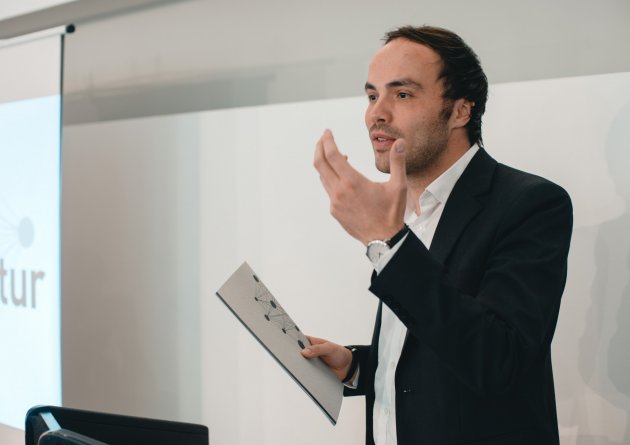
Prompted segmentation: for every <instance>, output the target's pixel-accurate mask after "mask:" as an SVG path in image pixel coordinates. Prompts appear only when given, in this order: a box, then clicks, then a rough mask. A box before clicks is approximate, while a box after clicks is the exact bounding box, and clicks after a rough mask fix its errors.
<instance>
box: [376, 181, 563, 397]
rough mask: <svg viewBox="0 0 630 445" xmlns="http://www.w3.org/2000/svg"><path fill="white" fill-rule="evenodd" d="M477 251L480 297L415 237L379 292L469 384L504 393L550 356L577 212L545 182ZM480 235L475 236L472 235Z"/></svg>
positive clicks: (524, 195)
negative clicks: (489, 240)
mask: <svg viewBox="0 0 630 445" xmlns="http://www.w3.org/2000/svg"><path fill="white" fill-rule="evenodd" d="M496 219H497V221H495V222H493V227H492V228H491V230H490V228H489V229H488V233H491V236H490V238H491V242H489V243H488V245H487V246H486V247H487V248H486V249H484V250H483V252H482V253H479V255H477V256H475V253H474V252H473V253H470V252H468V253H466V252H464V253H462V255H471V258H473V260H472V261H473V262H474V263H475V266H476V267H478V270H479V275H480V276H479V277H478V280H477V281H478V283H479V284H478V286H476V288H475V290H474V293H473V292H471V291H470V289H468V290H466V289H464V288H465V286H462V285H460V283H459V281H458V278H457V274H453V273H452V272H453V271H449V270H447V268H446V267H445V266H444V265H443V264H441V263H440V262H438V261H437V260H436V259H435V258H434V257H433V256H432V255H431V253H430V252H429V251H428V250H427V249H426V247H425V246H424V245H423V244H422V242H421V241H420V240H418V238H417V237H416V236H414V235H413V234H410V236H408V237H407V238H406V240H405V241H404V243H403V244H402V246H401V247H400V249H399V250H398V252H397V253H396V254H395V255H394V257H393V258H392V259H391V261H390V262H389V263H388V265H387V266H386V267H385V268H384V270H383V271H382V272H381V273H380V274H379V275H378V276H377V275H376V274H374V275H373V276H372V285H371V287H370V291H371V292H372V293H374V294H375V295H376V296H377V297H378V298H379V299H381V300H382V301H383V303H385V304H387V305H388V306H389V307H390V308H391V309H392V311H393V312H394V313H395V314H396V315H397V316H398V318H399V319H400V320H401V321H402V322H403V323H404V324H405V325H406V326H407V328H408V330H409V335H413V336H415V337H416V338H417V339H418V340H419V341H420V342H422V343H424V344H425V345H426V346H428V347H429V348H430V349H432V350H433V351H434V353H435V354H436V355H437V357H438V359H439V360H440V361H441V362H442V363H443V364H444V365H445V366H446V367H448V368H449V369H451V370H452V372H453V373H455V374H456V375H457V376H458V377H459V378H460V379H461V380H462V381H463V382H464V383H466V384H467V385H468V386H470V387H471V388H473V389H474V390H475V391H478V392H480V393H489V394H491V393H503V392H506V391H508V390H509V389H510V387H511V386H512V385H514V384H515V383H516V382H517V381H518V379H519V375H521V373H526V372H527V371H528V369H529V368H530V367H531V366H532V364H534V363H535V361H537V360H542V359H544V357H546V355H547V354H548V352H549V348H550V344H551V339H552V337H553V332H554V329H555V325H556V321H557V316H558V311H559V306H560V298H561V295H562V292H563V289H564V285H565V281H566V271H567V255H568V249H569V242H570V237H571V229H572V207H571V200H570V198H569V196H568V195H567V193H566V192H565V191H564V190H563V189H562V188H560V187H558V186H556V185H555V184H552V183H550V182H539V183H536V184H534V185H533V186H529V187H526V188H525V189H524V190H522V191H521V192H520V193H519V194H518V195H517V196H513V197H512V199H511V200H510V203H509V206H507V208H506V209H505V211H502V212H500V217H499V218H496ZM473 236H474V234H473Z"/></svg>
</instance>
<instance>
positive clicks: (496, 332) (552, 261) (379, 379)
mask: <svg viewBox="0 0 630 445" xmlns="http://www.w3.org/2000/svg"><path fill="white" fill-rule="evenodd" d="M365 91H366V94H367V98H368V107H367V111H366V115H365V121H366V125H367V128H368V130H369V134H370V138H371V141H372V147H373V149H374V156H375V162H376V167H377V168H378V169H379V170H380V171H383V172H386V173H390V179H389V181H388V182H386V183H373V182H371V181H369V180H368V179H366V178H365V177H364V176H362V175H361V174H360V173H358V172H357V171H356V170H354V169H353V168H352V166H351V165H350V164H349V163H348V160H347V158H346V157H345V156H344V155H342V154H341V153H340V151H339V150H338V148H337V146H336V144H335V141H334V139H333V136H332V133H331V132H330V131H329V130H326V131H325V132H324V134H323V136H322V137H321V139H320V140H319V141H318V143H317V146H316V151H315V161H314V164H315V167H316V169H317V171H318V172H319V174H320V178H321V181H322V183H323V186H324V188H325V190H326V192H327V193H328V195H329V197H330V208H331V213H332V215H333V216H334V217H335V218H336V219H337V220H338V221H339V223H340V224H341V225H342V226H343V228H344V229H345V230H346V231H347V232H348V233H349V234H350V235H351V236H353V237H354V238H356V239H357V240H359V241H361V242H362V243H363V244H364V245H366V246H367V254H368V257H369V258H370V260H371V261H372V262H373V264H374V268H375V272H374V274H373V276H372V284H371V287H370V291H371V292H372V293H373V294H374V295H376V296H377V297H378V298H379V300H380V303H379V309H378V313H377V318H376V325H375V329H374V336H373V339H372V343H371V345H370V346H356V347H343V346H340V345H337V344H334V343H332V342H329V341H326V340H322V339H318V338H314V337H312V338H311V343H312V345H311V346H310V347H308V348H306V349H305V350H304V351H303V355H304V356H305V357H307V358H314V357H320V358H321V359H322V360H323V361H324V362H325V363H326V364H327V365H328V366H329V367H330V368H331V369H332V370H333V371H334V372H335V373H336V375H337V376H338V377H339V379H340V380H342V381H344V383H345V384H346V395H365V396H366V423H367V425H366V430H367V431H366V442H367V443H368V444H372V443H376V444H377V445H382V444H388V445H391V444H399V445H406V444H428V445H439V444H492V445H499V444H506V445H507V444H509V445H519V444H527V445H534V444H535V445H546V444H558V443H559V438H558V427H557V417H556V408H555V397H554V389H553V376H552V368H551V354H550V346H551V340H552V337H553V333H554V330H555V326H556V321H557V317H558V311H559V307H560V297H561V295H562V292H563V289H564V284H565V279H566V267H567V255H568V249H569V242H570V237H571V227H572V208H571V201H570V198H569V196H568V195H567V194H566V192H565V191H564V190H563V189H562V188H560V187H558V186H557V185H555V184H553V183H551V182H549V181H547V180H545V179H543V178H540V177H537V176H534V175H530V174H527V173H524V172H520V171H518V170H515V169H512V168H510V167H507V166H505V165H502V164H498V163H497V162H496V161H495V160H494V159H492V158H491V157H490V156H489V155H488V154H487V153H486V151H485V150H484V149H483V147H482V146H481V145H482V139H481V116H482V115H483V112H484V109H485V102H486V97H487V80H486V76H485V74H484V73H483V70H482V69H481V66H480V64H479V60H478V58H477V56H476V55H475V53H474V52H473V51H472V50H471V49H470V48H469V47H468V46H467V45H466V44H465V43H464V42H463V41H462V40H461V39H460V38H459V37H458V36H457V35H455V34H453V33H452V32H450V31H447V30H444V29H440V28H434V27H426V26H425V27H420V28H412V27H404V28H400V29H398V30H395V31H393V32H390V33H388V34H387V36H386V43H385V45H384V46H383V47H382V48H381V49H380V50H379V51H378V52H377V53H376V55H375V56H374V58H373V60H372V62H371V64H370V67H369V72H368V80H367V83H366V85H365ZM523 124H524V125H526V123H523ZM405 223H406V224H405ZM383 303H384V304H383Z"/></svg>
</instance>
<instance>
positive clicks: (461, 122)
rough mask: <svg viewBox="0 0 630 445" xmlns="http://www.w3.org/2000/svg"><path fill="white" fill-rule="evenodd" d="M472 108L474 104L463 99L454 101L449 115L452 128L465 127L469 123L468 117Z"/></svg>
mask: <svg viewBox="0 0 630 445" xmlns="http://www.w3.org/2000/svg"><path fill="white" fill-rule="evenodd" d="M474 106H475V103H474V102H472V101H470V100H468V99H465V98H463V97H462V98H459V99H457V100H456V101H455V103H454V104H453V112H452V113H451V124H452V125H453V128H461V127H465V126H466V124H467V123H468V122H469V121H470V116H471V115H472V109H473V107H474Z"/></svg>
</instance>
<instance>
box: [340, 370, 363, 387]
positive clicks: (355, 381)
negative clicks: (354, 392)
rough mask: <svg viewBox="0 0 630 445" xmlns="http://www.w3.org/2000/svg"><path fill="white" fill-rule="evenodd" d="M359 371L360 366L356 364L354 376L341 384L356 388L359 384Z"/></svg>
mask: <svg viewBox="0 0 630 445" xmlns="http://www.w3.org/2000/svg"><path fill="white" fill-rule="evenodd" d="M360 372H361V366H357V372H355V373H354V378H353V379H352V380H350V381H349V382H346V383H344V384H343V386H345V387H346V388H348V389H357V386H358V384H359V373H360Z"/></svg>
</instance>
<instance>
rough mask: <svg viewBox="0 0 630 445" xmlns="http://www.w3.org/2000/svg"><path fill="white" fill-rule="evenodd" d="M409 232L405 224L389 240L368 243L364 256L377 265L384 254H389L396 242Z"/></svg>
mask: <svg viewBox="0 0 630 445" xmlns="http://www.w3.org/2000/svg"><path fill="white" fill-rule="evenodd" d="M407 232H409V226H408V225H407V224H405V225H404V226H403V228H402V229H400V230H399V231H398V233H396V235H394V236H392V237H391V238H390V239H386V240H379V239H377V240H373V241H370V242H369V243H368V245H367V252H365V254H366V255H367V257H368V258H369V259H370V261H371V262H372V263H373V264H376V263H378V260H380V259H381V257H382V256H383V255H385V253H387V252H389V251H390V250H391V249H392V247H394V245H396V243H397V242H398V241H400V240H401V239H402V237H403V236H405V235H406V234H407Z"/></svg>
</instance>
